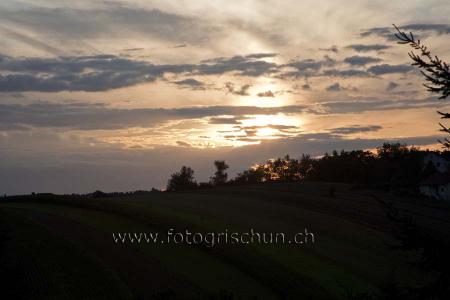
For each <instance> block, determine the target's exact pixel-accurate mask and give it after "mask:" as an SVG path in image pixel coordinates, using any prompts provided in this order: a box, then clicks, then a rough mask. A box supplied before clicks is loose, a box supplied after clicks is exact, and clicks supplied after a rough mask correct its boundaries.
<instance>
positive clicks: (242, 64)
mask: <svg viewBox="0 0 450 300" xmlns="http://www.w3.org/2000/svg"><path fill="white" fill-rule="evenodd" d="M261 55H263V57H267V55H268V54H256V56H261ZM270 55H272V54H270ZM259 58H261V57H259ZM259 58H255V57H251V55H247V56H240V55H237V56H233V57H231V58H223V57H220V58H214V59H209V60H204V61H202V62H203V63H202V64H199V65H196V66H195V70H194V73H196V74H201V75H215V74H223V73H227V72H234V73H236V74H238V75H242V76H250V77H257V76H261V75H265V74H270V73H275V72H277V71H278V70H277V68H278V65H277V64H275V63H269V62H266V61H264V60H259Z"/></svg>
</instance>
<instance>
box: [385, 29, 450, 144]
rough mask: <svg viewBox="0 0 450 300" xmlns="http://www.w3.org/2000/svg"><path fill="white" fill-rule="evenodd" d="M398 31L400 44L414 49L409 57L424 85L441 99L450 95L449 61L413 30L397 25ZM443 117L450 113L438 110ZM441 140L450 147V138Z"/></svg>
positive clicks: (447, 130) (448, 116) (445, 128)
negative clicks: (403, 29) (438, 55)
mask: <svg viewBox="0 0 450 300" xmlns="http://www.w3.org/2000/svg"><path fill="white" fill-rule="evenodd" d="M394 27H395V29H396V30H397V33H396V34H395V36H396V37H397V39H398V40H399V42H398V43H399V44H403V45H410V46H411V47H412V48H413V49H414V50H416V51H418V52H419V54H416V53H415V52H414V51H411V52H409V53H408V54H409V57H410V58H411V59H412V60H413V66H417V67H418V68H419V69H420V72H421V73H422V75H423V76H424V77H425V80H426V83H424V86H425V87H426V88H427V90H428V91H430V92H432V93H436V94H439V95H440V96H439V99H443V100H444V99H446V98H447V97H448V96H449V95H450V69H449V65H448V63H446V62H444V61H442V60H441V59H439V57H437V56H433V55H432V54H431V52H430V51H429V50H428V48H427V47H426V46H425V45H423V44H422V43H421V41H420V40H418V39H416V38H415V37H414V35H413V34H412V32H410V33H409V34H407V33H405V32H403V31H401V30H400V29H399V28H398V27H397V26H395V25H394ZM438 114H439V115H440V116H441V119H450V113H443V112H440V111H438ZM439 125H440V126H441V131H443V132H446V133H450V128H448V127H446V126H444V125H442V124H441V123H439ZM439 142H440V143H441V144H442V145H443V146H444V147H445V148H447V149H450V140H449V139H447V138H445V139H444V141H440V140H439Z"/></svg>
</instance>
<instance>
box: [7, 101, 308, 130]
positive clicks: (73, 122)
mask: <svg viewBox="0 0 450 300" xmlns="http://www.w3.org/2000/svg"><path fill="white" fill-rule="evenodd" d="M303 109H304V106H282V107H255V106H203V107H186V108H173V109H162V108H161V109H157V108H154V109H151V108H149V109H145V108H142V109H119V108H111V107H108V106H105V105H103V104H87V103H66V104H60V103H49V102H37V103H33V104H27V105H20V104H0V126H1V127H4V128H9V127H11V126H33V127H60V128H70V129H82V130H112V129H122V128H129V127H152V126H155V125H156V124H161V123H165V122H167V121H169V120H183V119H197V118H205V117H215V116H217V117H218V116H224V115H228V116H234V117H237V116H240V119H245V118H244V117H242V116H245V115H271V114H277V113H286V114H290V113H299V112H301V111H303ZM11 128H12V127H11Z"/></svg>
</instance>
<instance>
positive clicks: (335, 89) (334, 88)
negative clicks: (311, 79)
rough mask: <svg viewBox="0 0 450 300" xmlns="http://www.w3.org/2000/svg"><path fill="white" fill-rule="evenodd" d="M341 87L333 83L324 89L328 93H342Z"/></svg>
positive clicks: (337, 83)
mask: <svg viewBox="0 0 450 300" xmlns="http://www.w3.org/2000/svg"><path fill="white" fill-rule="evenodd" d="M342 89H343V88H342V87H341V85H340V84H339V82H336V83H333V84H332V85H329V86H327V87H326V88H325V90H326V91H328V92H339V91H342Z"/></svg>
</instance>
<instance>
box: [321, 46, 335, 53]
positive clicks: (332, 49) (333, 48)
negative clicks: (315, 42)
mask: <svg viewBox="0 0 450 300" xmlns="http://www.w3.org/2000/svg"><path fill="white" fill-rule="evenodd" d="M319 50H321V51H326V52H333V53H338V52H339V49H338V47H337V46H336V45H333V46H331V47H330V48H319Z"/></svg>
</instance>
